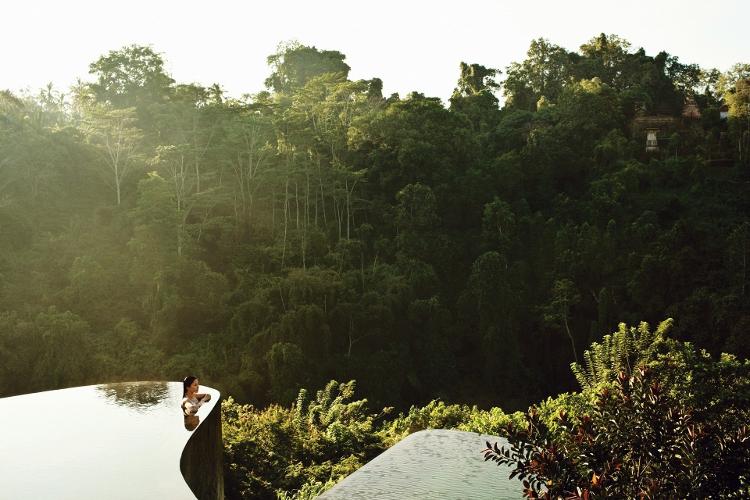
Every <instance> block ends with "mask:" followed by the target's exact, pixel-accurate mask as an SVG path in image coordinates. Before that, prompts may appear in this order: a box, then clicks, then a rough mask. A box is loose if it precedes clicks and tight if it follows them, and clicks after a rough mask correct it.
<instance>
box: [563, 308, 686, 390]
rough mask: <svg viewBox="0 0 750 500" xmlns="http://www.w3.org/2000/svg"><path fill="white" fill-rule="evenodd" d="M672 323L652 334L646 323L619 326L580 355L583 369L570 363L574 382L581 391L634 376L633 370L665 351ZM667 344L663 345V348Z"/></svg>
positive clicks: (660, 327) (662, 324)
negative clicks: (628, 374) (634, 325)
mask: <svg viewBox="0 0 750 500" xmlns="http://www.w3.org/2000/svg"><path fill="white" fill-rule="evenodd" d="M673 324H674V321H673V320H672V319H668V320H665V321H663V322H661V323H660V324H659V327H658V328H657V329H656V330H654V331H653V332H652V331H650V329H649V325H648V324H647V323H641V324H640V325H638V327H637V328H636V327H628V326H627V325H626V324H625V323H620V325H619V326H618V330H617V331H616V332H614V333H613V334H611V335H605V336H604V338H603V339H602V340H601V342H594V343H593V344H591V348H590V349H589V350H587V351H586V352H584V354H583V363H584V364H583V366H581V365H580V364H578V363H573V364H571V366H570V368H571V370H572V371H573V374H574V375H575V377H576V380H577V381H578V383H579V384H580V386H581V388H582V389H584V390H593V389H596V388H597V387H598V386H599V385H601V384H608V383H611V382H614V381H615V380H616V379H617V376H618V374H620V373H633V371H634V369H635V367H637V366H644V365H648V364H649V363H651V362H652V361H655V360H656V359H657V356H658V355H659V354H661V353H662V352H663V351H664V350H665V349H667V348H668V342H667V333H668V332H669V330H670V329H671V328H672V325H673ZM665 344H666V345H665Z"/></svg>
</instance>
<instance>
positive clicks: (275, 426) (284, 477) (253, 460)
mask: <svg viewBox="0 0 750 500" xmlns="http://www.w3.org/2000/svg"><path fill="white" fill-rule="evenodd" d="M353 396H354V382H353V381H351V382H348V383H339V382H336V381H331V382H329V383H328V384H327V385H326V387H325V388H324V389H322V390H320V391H317V393H316V394H315V397H314V398H309V397H308V395H307V392H306V391H305V390H304V389H303V390H301V391H300V392H299V395H298V396H297V400H296V402H295V403H293V404H292V405H291V407H289V408H285V407H281V406H278V405H271V406H269V407H268V408H266V409H264V410H256V409H255V408H254V407H252V406H249V405H240V404H237V403H235V402H234V400H233V399H231V398H229V399H227V400H226V401H224V402H223V403H222V416H223V422H222V426H223V430H222V436H223V439H224V447H225V453H226V458H225V464H226V466H227V471H226V478H227V484H226V488H227V494H228V495H229V496H231V497H232V498H271V499H273V498H300V499H301V498H311V495H313V494H317V493H320V492H322V491H323V490H324V489H327V488H328V487H330V486H332V485H333V483H335V482H336V481H337V480H339V479H340V478H342V477H345V476H346V475H348V474H350V473H351V472H353V471H354V470H356V469H357V468H359V467H361V466H362V465H364V463H366V462H367V461H368V460H370V459H371V458H373V457H374V456H375V455H377V454H378V453H379V452H381V451H382V450H383V449H384V448H383V443H382V442H381V441H380V440H379V439H378V437H377V435H376V434H375V422H376V419H377V416H376V415H373V414H370V413H368V410H367V401H366V400H358V401H353V400H352V398H353Z"/></svg>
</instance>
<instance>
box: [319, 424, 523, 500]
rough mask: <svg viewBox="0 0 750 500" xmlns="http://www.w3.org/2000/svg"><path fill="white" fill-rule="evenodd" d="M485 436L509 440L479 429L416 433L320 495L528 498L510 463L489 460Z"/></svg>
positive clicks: (340, 498)
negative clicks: (511, 470) (512, 473)
mask: <svg viewBox="0 0 750 500" xmlns="http://www.w3.org/2000/svg"><path fill="white" fill-rule="evenodd" d="M485 441H489V442H490V443H495V442H497V443H498V444H499V445H500V446H502V445H504V444H507V441H506V440H505V439H503V438H500V437H497V436H487V435H483V434H476V433H473V432H462V431H449V430H441V429H436V430H428V431H420V432H415V433H414V434H411V435H409V436H407V437H406V438H404V439H403V440H402V441H400V442H399V443H397V444H396V445H394V446H392V447H391V448H389V449H387V450H386V451H384V452H383V453H381V454H380V455H378V456H377V457H375V458H374V459H373V460H371V461H370V462H368V463H367V464H365V465H364V466H363V467H362V468H360V469H359V470H357V471H355V472H354V473H352V474H351V475H350V476H348V477H347V478H345V479H343V480H342V481H341V482H339V483H338V484H337V485H336V486H334V487H333V488H332V489H330V490H328V491H327V492H326V493H324V494H323V495H321V496H320V498H321V499H325V500H359V499H361V500H365V499H377V500H406V499H409V500H438V499H439V500H485V499H487V500H490V499H492V500H497V499H503V498H513V499H516V498H522V497H523V487H522V485H521V482H520V481H519V480H518V479H512V480H511V479H508V476H509V475H510V468H509V467H507V466H500V467H498V466H497V464H495V463H494V462H485V461H484V456H483V455H482V453H481V452H482V450H483V449H484V448H485Z"/></svg>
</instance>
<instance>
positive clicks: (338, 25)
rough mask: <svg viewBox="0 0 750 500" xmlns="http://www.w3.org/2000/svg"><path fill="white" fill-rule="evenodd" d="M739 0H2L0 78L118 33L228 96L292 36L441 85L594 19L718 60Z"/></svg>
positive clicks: (747, 15)
mask: <svg viewBox="0 0 750 500" xmlns="http://www.w3.org/2000/svg"><path fill="white" fill-rule="evenodd" d="M748 19H750V7H748V4H747V3H746V2H741V1H717V2H714V3H713V4H712V5H711V7H710V8H707V4H706V3H705V2H698V1H674V0H669V1H660V2H646V1H634V2H627V3H625V2H617V3H615V2H601V1H600V2H593V1H573V2H512V3H511V2H488V1H477V2H470V3H469V2H465V3H456V2H425V1H408V2H403V1H401V2H395V1H390V0H388V1H382V2H367V3H354V2H345V1H320V2H307V1H305V2H295V1H280V2H230V1H225V0H221V1H216V2H211V3H207V2H196V1H194V0H187V1H184V2H167V1H144V0H134V1H131V2H128V3H118V4H114V3H102V2H93V1H72V2H51V1H39V0H30V1H27V2H25V3H20V2H14V3H13V4H12V5H11V6H5V7H4V21H5V22H4V23H3V30H2V31H0V44H1V45H2V47H3V50H2V68H3V70H2V73H1V74H0V88H4V89H10V90H14V91H17V90H20V89H28V90H30V91H32V92H35V91H36V90H37V89H38V88H40V87H42V86H44V85H46V83H47V82H49V81H52V82H53V83H54V85H55V86H56V87H58V88H67V87H69V86H70V85H71V84H73V83H74V82H75V81H76V79H77V78H82V79H84V80H86V79H88V78H89V75H88V65H89V64H90V63H91V62H93V61H95V60H96V59H97V58H98V57H100V56H101V55H103V54H106V53H107V52H109V51H110V50H116V49H119V48H120V47H122V46H124V45H129V44H143V45H151V46H153V48H154V49H155V50H157V51H158V52H160V53H162V54H163V56H164V57H165V59H166V61H167V69H168V70H169V71H170V72H171V74H172V76H173V78H175V80H177V82H180V83H188V82H197V83H201V84H204V85H210V84H212V83H219V84H221V85H222V87H223V88H224V89H225V90H226V91H227V93H228V94H229V95H231V96H235V97H238V96H240V95H242V94H244V93H254V92H257V91H259V90H263V80H264V79H265V78H266V77H267V76H268V73H269V70H268V68H267V66H266V57H267V56H268V55H269V54H272V53H274V52H275V49H276V47H277V45H278V44H279V43H280V42H283V41H288V40H298V41H299V42H301V43H303V44H306V45H314V46H316V47H318V48H319V49H327V50H338V51H341V52H343V53H344V54H346V56H347V59H346V61H347V63H348V64H349V65H350V66H351V68H352V71H351V74H350V76H351V78H353V79H359V78H373V77H378V78H381V79H382V80H383V82H384V93H385V94H386V95H388V94H390V93H393V92H398V93H400V94H401V95H405V94H406V93H408V92H410V91H412V90H417V91H419V92H423V93H425V94H427V95H429V96H438V97H441V98H442V99H444V100H445V99H447V98H448V97H449V96H450V94H451V92H452V90H453V87H454V85H455V82H456V79H457V77H458V65H459V63H460V62H461V61H465V62H469V63H479V64H482V65H485V66H489V67H495V68H498V69H502V70H504V69H505V67H506V66H507V65H508V64H510V63H511V62H514V61H521V60H523V58H524V55H525V52H526V49H527V48H528V46H529V43H530V42H531V40H532V39H534V38H538V37H544V38H547V39H549V40H550V41H551V42H552V43H555V44H558V45H561V46H563V47H565V48H567V49H568V50H577V49H578V47H579V46H580V45H581V44H582V43H584V42H586V41H588V40H589V39H590V38H592V37H593V36H595V35H597V34H599V33H600V32H605V33H614V34H617V35H619V36H621V37H623V38H625V39H627V40H628V41H630V43H631V44H632V49H633V50H635V49H637V48H638V47H641V46H642V47H644V48H645V49H646V52H647V53H648V54H650V55H655V54H656V53H657V52H659V51H661V50H665V51H667V52H669V53H670V54H673V55H677V56H679V57H680V60H681V61H682V62H684V63H697V64H699V65H701V66H702V67H705V68H708V67H717V68H718V69H720V70H722V71H724V70H726V69H727V68H728V67H729V66H731V65H732V64H734V63H736V62H740V61H743V60H747V59H748V57H747V55H748V54H747V50H746V47H747V44H746V43H744V42H743V40H742V39H741V36H742V34H743V33H744V32H745V31H746V28H747V23H748Z"/></svg>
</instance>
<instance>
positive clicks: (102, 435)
mask: <svg viewBox="0 0 750 500" xmlns="http://www.w3.org/2000/svg"><path fill="white" fill-rule="evenodd" d="M201 392H205V393H210V394H211V401H210V402H208V403H206V404H204V405H203V406H202V407H201V408H200V410H199V411H198V414H197V416H198V418H199V421H200V424H198V427H197V428H194V430H187V429H186V424H189V422H186V421H185V420H184V417H183V414H182V411H181V409H180V402H181V400H182V383H179V382H137V383H122V384H107V385H95V386H87V387H76V388H72V389H62V390H58V391H48V392H40V393H36V394H27V395H23V396H15V397H10V398H3V399H0V498H2V499H6V498H7V499H35V500H43V499H55V500H67V499H70V500H73V499H75V500H83V499H128V500H131V499H169V500H179V499H195V498H196V495H195V494H194V493H193V491H191V488H190V487H188V484H187V483H186V482H185V478H184V477H183V475H182V473H181V472H180V459H181V456H182V454H183V450H184V449H185V448H186V445H187V444H188V440H189V439H190V438H191V436H192V435H193V433H196V434H197V433H199V432H200V431H201V426H202V425H203V423H204V420H205V419H206V418H207V417H208V416H209V415H210V414H211V411H212V410H213V408H214V406H215V405H216V403H217V402H218V401H219V398H220V394H219V392H218V391H216V390H214V389H211V388H209V387H205V386H202V387H201ZM218 410H219V409H218V408H217V412H218ZM196 423H197V422H196V421H195V420H193V422H192V424H193V425H195V424H196ZM188 427H193V426H192V425H188ZM196 438H198V436H197V435H196ZM196 440H197V439H196ZM219 440H220V437H219ZM207 473H208V474H210V473H211V472H207ZM191 484H192V483H191Z"/></svg>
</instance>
